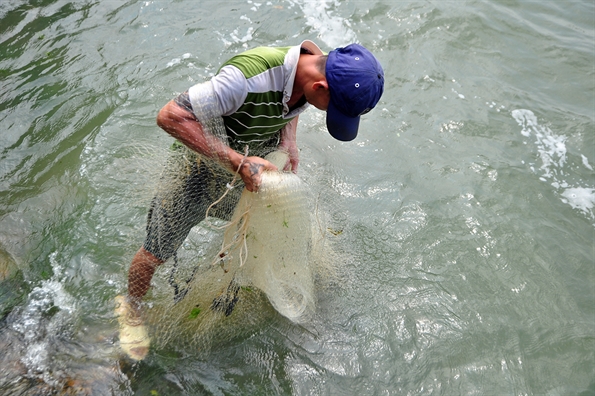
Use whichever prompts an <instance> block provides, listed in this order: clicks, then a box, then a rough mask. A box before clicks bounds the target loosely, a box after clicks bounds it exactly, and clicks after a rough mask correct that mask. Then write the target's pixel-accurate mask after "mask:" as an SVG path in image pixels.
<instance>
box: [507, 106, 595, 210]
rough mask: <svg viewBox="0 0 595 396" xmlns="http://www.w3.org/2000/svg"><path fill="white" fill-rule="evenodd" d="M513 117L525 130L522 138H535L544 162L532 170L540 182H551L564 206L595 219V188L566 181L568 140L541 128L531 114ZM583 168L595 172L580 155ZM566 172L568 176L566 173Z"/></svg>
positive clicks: (521, 112) (523, 112)
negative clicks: (594, 208) (594, 210)
mask: <svg viewBox="0 0 595 396" xmlns="http://www.w3.org/2000/svg"><path fill="white" fill-rule="evenodd" d="M512 117H513V118H514V119H515V120H516V122H517V123H518V124H519V125H520V126H521V127H522V130H521V134H522V135H523V136H525V137H527V138H531V137H533V138H534V139H535V145H536V146H537V151H538V153H539V159H540V160H541V166H540V167H539V168H538V169H537V170H536V169H535V168H534V166H533V164H529V165H530V166H531V170H532V171H534V172H535V173H537V174H538V175H539V180H541V181H544V182H549V183H550V184H551V185H552V187H554V188H555V189H556V190H557V191H558V193H559V194H560V196H561V200H562V202H564V203H566V204H568V205H570V206H572V208H574V209H577V210H579V211H581V212H582V213H584V214H585V215H586V216H587V217H588V218H590V219H594V218H595V216H594V213H593V207H594V206H595V188H594V186H588V185H586V184H587V183H586V182H584V181H582V180H579V181H575V182H570V181H568V180H566V174H567V173H568V172H567V171H566V170H565V165H566V163H567V160H568V159H567V148H566V139H567V138H566V136H561V135H557V134H556V133H554V132H553V131H552V130H551V129H550V128H548V127H547V126H543V125H540V124H539V123H538V121H537V117H536V116H535V114H533V112H532V111H531V110H525V109H517V110H513V111H512ZM581 160H582V165H583V166H584V167H585V168H587V169H588V170H591V171H592V170H593V167H592V166H591V165H590V164H589V160H588V158H587V157H586V156H585V155H583V154H581ZM565 172H566V173H565Z"/></svg>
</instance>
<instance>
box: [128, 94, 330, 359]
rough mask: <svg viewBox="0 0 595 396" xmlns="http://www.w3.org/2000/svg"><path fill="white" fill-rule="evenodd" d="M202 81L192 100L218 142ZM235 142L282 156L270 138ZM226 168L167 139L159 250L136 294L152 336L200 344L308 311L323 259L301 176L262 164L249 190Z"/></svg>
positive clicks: (154, 232) (281, 160)
mask: <svg viewBox="0 0 595 396" xmlns="http://www.w3.org/2000/svg"><path fill="white" fill-rule="evenodd" d="M200 89H201V92H200V95H197V97H200V98H201V99H200V100H193V99H192V97H191V100H192V108H193V110H194V113H195V114H196V115H197V118H198V119H199V120H201V124H202V125H203V127H204V128H205V129H206V132H207V133H206V134H207V135H208V136H209V141H208V144H209V145H210V147H212V149H213V153H214V152H218V150H219V149H220V148H221V146H220V145H229V144H230V142H228V140H227V134H226V131H225V126H224V124H223V121H222V119H221V117H218V116H215V115H214V114H218V109H217V101H216V99H215V97H214V94H213V93H212V87H210V85H209V83H204V84H201V86H200ZM231 144H232V147H233V144H234V143H231ZM242 144H243V147H242V149H243V152H244V153H245V155H247V156H261V157H265V156H266V159H268V160H269V161H271V162H272V163H274V164H275V165H276V166H277V167H278V169H280V170H282V169H283V168H284V167H285V165H286V164H287V162H288V155H287V153H285V152H283V151H279V150H277V146H278V140H272V141H271V140H268V141H264V142H256V143H250V142H245V143H244V142H242ZM239 148H240V147H238V146H237V145H236V149H239ZM229 168H230V167H228V166H227V164H225V163H224V162H223V163H222V162H221V160H220V159H218V160H213V159H210V158H209V156H202V155H199V154H197V153H196V152H194V151H192V150H190V149H188V148H187V147H185V146H183V145H181V144H176V145H174V147H173V148H172V152H171V155H170V158H169V160H168V164H167V165H166V167H165V171H164V173H163V175H162V176H161V180H160V183H159V186H158V188H157V192H156V194H155V198H154V199H153V203H152V206H151V209H150V212H149V219H150V221H149V225H148V226H147V229H148V239H147V241H148V242H146V243H145V247H147V246H149V247H151V250H150V251H151V252H152V253H153V254H155V255H156V256H157V257H159V258H161V259H163V260H166V263H165V264H164V265H161V266H160V267H159V268H158V269H157V272H156V274H155V276H154V277H153V281H152V285H153V288H151V289H150V291H149V294H148V295H147V296H146V297H145V299H144V300H145V302H146V304H147V305H148V309H146V310H145V311H146V322H147V324H148V325H149V328H150V330H149V332H150V333H151V344H152V345H155V344H157V345H164V344H167V343H168V342H169V341H171V340H175V344H176V345H178V346H179V345H186V346H190V347H192V348H193V349H195V350H206V349H208V348H209V347H210V345H212V342H213V340H216V339H219V340H221V341H226V340H229V338H230V337H237V336H241V335H242V334H250V332H251V331H252V330H253V327H254V326H262V325H263V323H266V322H267V321H269V320H271V319H275V318H276V319H278V320H281V319H282V317H285V318H287V319H289V320H290V321H292V322H294V323H306V322H307V321H309V320H310V319H311V318H312V316H313V314H314V312H315V309H316V293H315V284H316V280H317V277H318V276H319V274H320V273H321V269H322V268H324V269H325V270H324V272H325V273H328V268H329V265H328V260H325V259H324V257H325V254H324V252H325V251H326V250H327V248H326V247H325V244H326V242H325V238H324V231H323V230H324V227H322V226H321V219H322V215H321V214H317V213H316V210H315V208H316V203H315V201H314V199H313V197H312V195H311V192H310V190H309V188H308V186H307V185H306V184H305V183H304V182H303V181H302V180H301V179H300V178H299V177H298V176H297V175H295V174H293V173H291V172H284V171H267V172H265V173H264V174H263V175H262V180H261V185H260V188H259V191H258V192H257V193H252V192H250V191H248V190H247V189H245V188H244V186H243V183H242V182H241V179H240V178H239V176H238V175H236V174H234V173H232V172H231V171H230V170H229ZM132 283H134V282H132Z"/></svg>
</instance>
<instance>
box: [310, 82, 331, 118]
mask: <svg viewBox="0 0 595 396" xmlns="http://www.w3.org/2000/svg"><path fill="white" fill-rule="evenodd" d="M304 96H305V97H306V100H307V101H308V103H310V104H311V105H312V106H314V107H316V108H317V109H319V110H324V111H326V110H327V109H328V104H329V102H330V101H331V93H330V91H329V90H328V84H327V82H326V80H325V81H318V82H315V83H313V84H310V85H307V86H306V87H305V89H304Z"/></svg>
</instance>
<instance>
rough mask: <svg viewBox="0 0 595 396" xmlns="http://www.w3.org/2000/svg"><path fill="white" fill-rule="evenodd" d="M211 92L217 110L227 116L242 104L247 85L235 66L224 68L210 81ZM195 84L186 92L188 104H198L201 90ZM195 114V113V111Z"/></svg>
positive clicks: (246, 93) (246, 92) (246, 94)
mask: <svg viewBox="0 0 595 396" xmlns="http://www.w3.org/2000/svg"><path fill="white" fill-rule="evenodd" d="M210 82H211V83H212V87H213V91H214V94H215V96H216V97H217V102H218V105H219V110H220V111H221V114H220V115H222V116H227V115H230V114H233V113H235V112H236V110H237V109H239V108H240V106H241V105H242V104H243V103H244V100H246V96H248V84H247V82H246V77H244V74H243V73H242V72H241V71H240V70H239V69H238V68H237V67H235V66H230V65H228V66H225V67H223V68H222V69H221V70H220V71H219V73H218V74H217V75H216V76H214V77H213V78H212V79H211V81H210ZM199 85H201V84H196V85H194V86H192V87H190V89H189V90H188V96H189V98H190V103H192V104H193V107H194V103H200V101H201V98H200V95H201V89H199ZM195 113H196V111H195Z"/></svg>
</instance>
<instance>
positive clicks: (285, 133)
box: [279, 116, 300, 173]
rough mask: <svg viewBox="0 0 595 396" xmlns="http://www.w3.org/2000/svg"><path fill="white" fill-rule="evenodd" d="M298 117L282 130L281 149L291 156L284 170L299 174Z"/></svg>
mask: <svg viewBox="0 0 595 396" xmlns="http://www.w3.org/2000/svg"><path fill="white" fill-rule="evenodd" d="M298 117H299V116H296V117H295V118H294V119H293V120H291V121H290V122H289V123H287V124H286V125H285V126H284V127H283V129H282V130H281V141H280V142H279V149H281V150H283V151H285V152H286V153H288V154H289V162H288V163H287V164H285V168H284V169H283V170H291V171H292V172H293V173H297V168H298V164H299V162H300V159H299V152H298V148H297V124H298Z"/></svg>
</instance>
